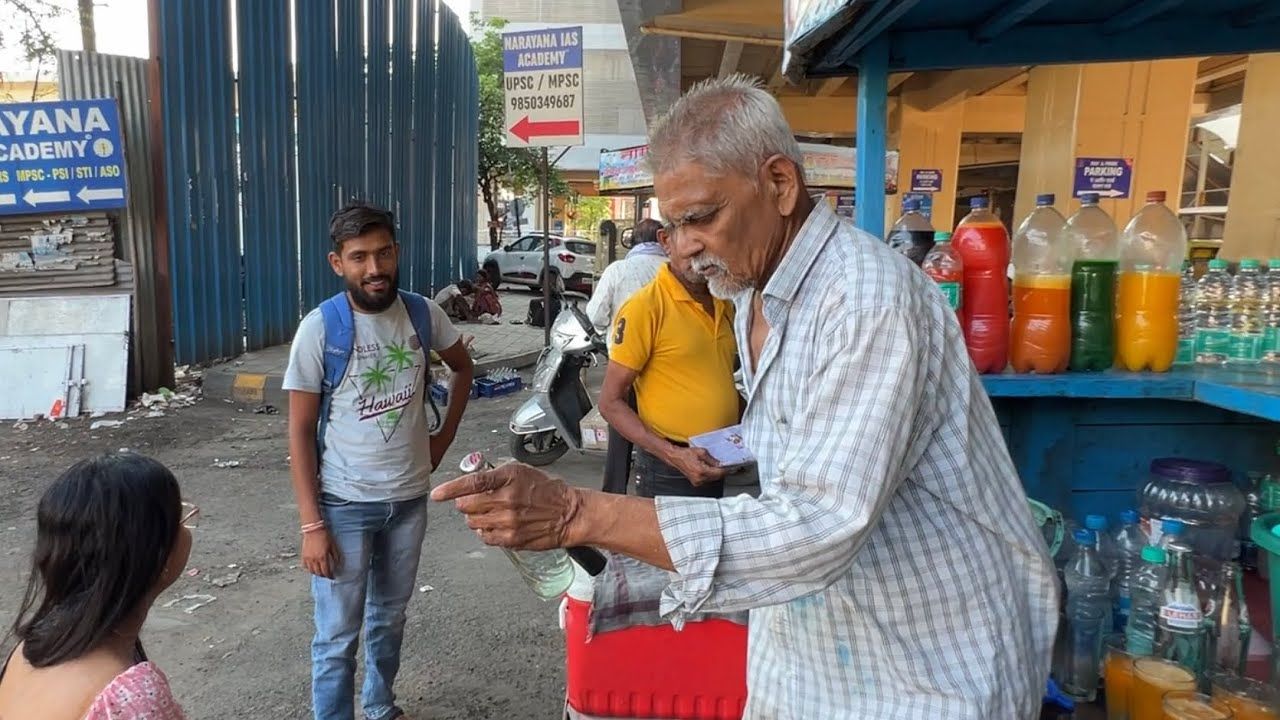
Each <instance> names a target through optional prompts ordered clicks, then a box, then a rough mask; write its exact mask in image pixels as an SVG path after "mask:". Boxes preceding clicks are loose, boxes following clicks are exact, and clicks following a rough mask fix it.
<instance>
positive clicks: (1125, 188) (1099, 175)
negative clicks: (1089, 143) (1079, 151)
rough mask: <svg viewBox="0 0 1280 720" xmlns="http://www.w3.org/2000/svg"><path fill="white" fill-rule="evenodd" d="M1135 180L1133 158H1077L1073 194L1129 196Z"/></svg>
mask: <svg viewBox="0 0 1280 720" xmlns="http://www.w3.org/2000/svg"><path fill="white" fill-rule="evenodd" d="M1132 182H1133V158H1100V157H1080V158H1076V173H1075V182H1074V183H1073V184H1072V195H1074V196H1075V197H1080V196H1081V195H1082V194H1084V193H1098V194H1099V195H1101V196H1102V197H1104V198H1112V199H1114V198H1127V197H1129V186H1130V185H1131V184H1132Z"/></svg>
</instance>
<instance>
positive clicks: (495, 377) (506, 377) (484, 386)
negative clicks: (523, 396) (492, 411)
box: [475, 368, 524, 398]
mask: <svg viewBox="0 0 1280 720" xmlns="http://www.w3.org/2000/svg"><path fill="white" fill-rule="evenodd" d="M523 387H524V381H523V380H521V379H520V376H519V375H518V374H516V372H515V370H511V369H509V368H498V369H496V370H493V371H491V372H489V374H487V375H485V376H484V377H482V378H477V379H476V381H475V388H476V390H475V394H476V395H478V396H479V397H486V398H495V397H502V396H503V395H510V394H511V393H513V392H517V391H519V390H520V389H521V388H523Z"/></svg>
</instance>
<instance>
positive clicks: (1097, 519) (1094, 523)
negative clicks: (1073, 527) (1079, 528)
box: [1084, 515, 1107, 530]
mask: <svg viewBox="0 0 1280 720" xmlns="http://www.w3.org/2000/svg"><path fill="white" fill-rule="evenodd" d="M1084 526H1085V527H1087V528H1089V529H1090V530H1106V529H1107V516H1106V515H1086V516H1085V517H1084Z"/></svg>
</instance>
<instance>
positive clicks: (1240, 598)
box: [1205, 562, 1253, 675]
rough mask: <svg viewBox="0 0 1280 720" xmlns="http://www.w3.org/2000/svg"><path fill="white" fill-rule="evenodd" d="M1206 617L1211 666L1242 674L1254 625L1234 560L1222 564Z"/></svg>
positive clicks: (1242, 581)
mask: <svg viewBox="0 0 1280 720" xmlns="http://www.w3.org/2000/svg"><path fill="white" fill-rule="evenodd" d="M1205 620H1206V621H1207V622H1206V624H1207V625H1208V626H1209V644H1210V648H1211V650H1210V653H1209V660H1210V664H1211V668H1210V669H1213V670H1226V671H1228V672H1230V673H1233V674H1236V675H1244V673H1245V664H1246V662H1247V661H1248V655H1249V639H1250V637H1251V636H1252V635H1253V627H1252V626H1251V625H1250V624H1249V607H1248V605H1246V604H1245V599H1244V578H1243V576H1242V574H1241V572H1240V566H1239V565H1237V564H1236V563H1233V562H1228V563H1223V564H1222V570H1221V571H1220V574H1219V577H1218V589H1217V592H1215V593H1214V595H1213V598H1212V599H1211V600H1210V601H1209V603H1208V607H1206V608H1205Z"/></svg>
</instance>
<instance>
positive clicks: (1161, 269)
mask: <svg viewBox="0 0 1280 720" xmlns="http://www.w3.org/2000/svg"><path fill="white" fill-rule="evenodd" d="M1164 201H1165V193H1164V191H1162V190H1157V191H1154V192H1149V193H1147V204H1146V206H1144V207H1143V208H1142V209H1141V210H1139V211H1138V214H1136V215H1134V216H1133V219H1132V220H1130V221H1129V224H1128V225H1126V226H1125V228H1124V232H1123V233H1121V235H1120V277H1119V282H1118V288H1117V291H1116V364H1117V365H1119V366H1120V367H1121V368H1124V369H1125V370H1130V371H1134V372H1137V371H1139V370H1153V371H1155V372H1165V371H1166V370H1168V369H1169V368H1170V367H1171V366H1172V365H1173V361H1174V359H1175V358H1176V357H1177V354H1178V300H1179V295H1180V290H1181V282H1182V278H1181V269H1182V261H1183V260H1184V259H1185V258H1186V256H1187V232H1186V230H1185V229H1183V227H1182V222H1181V221H1179V220H1178V217H1177V216H1176V215H1174V214H1173V212H1172V211H1171V210H1169V208H1168V207H1166V206H1165V204H1164Z"/></svg>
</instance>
